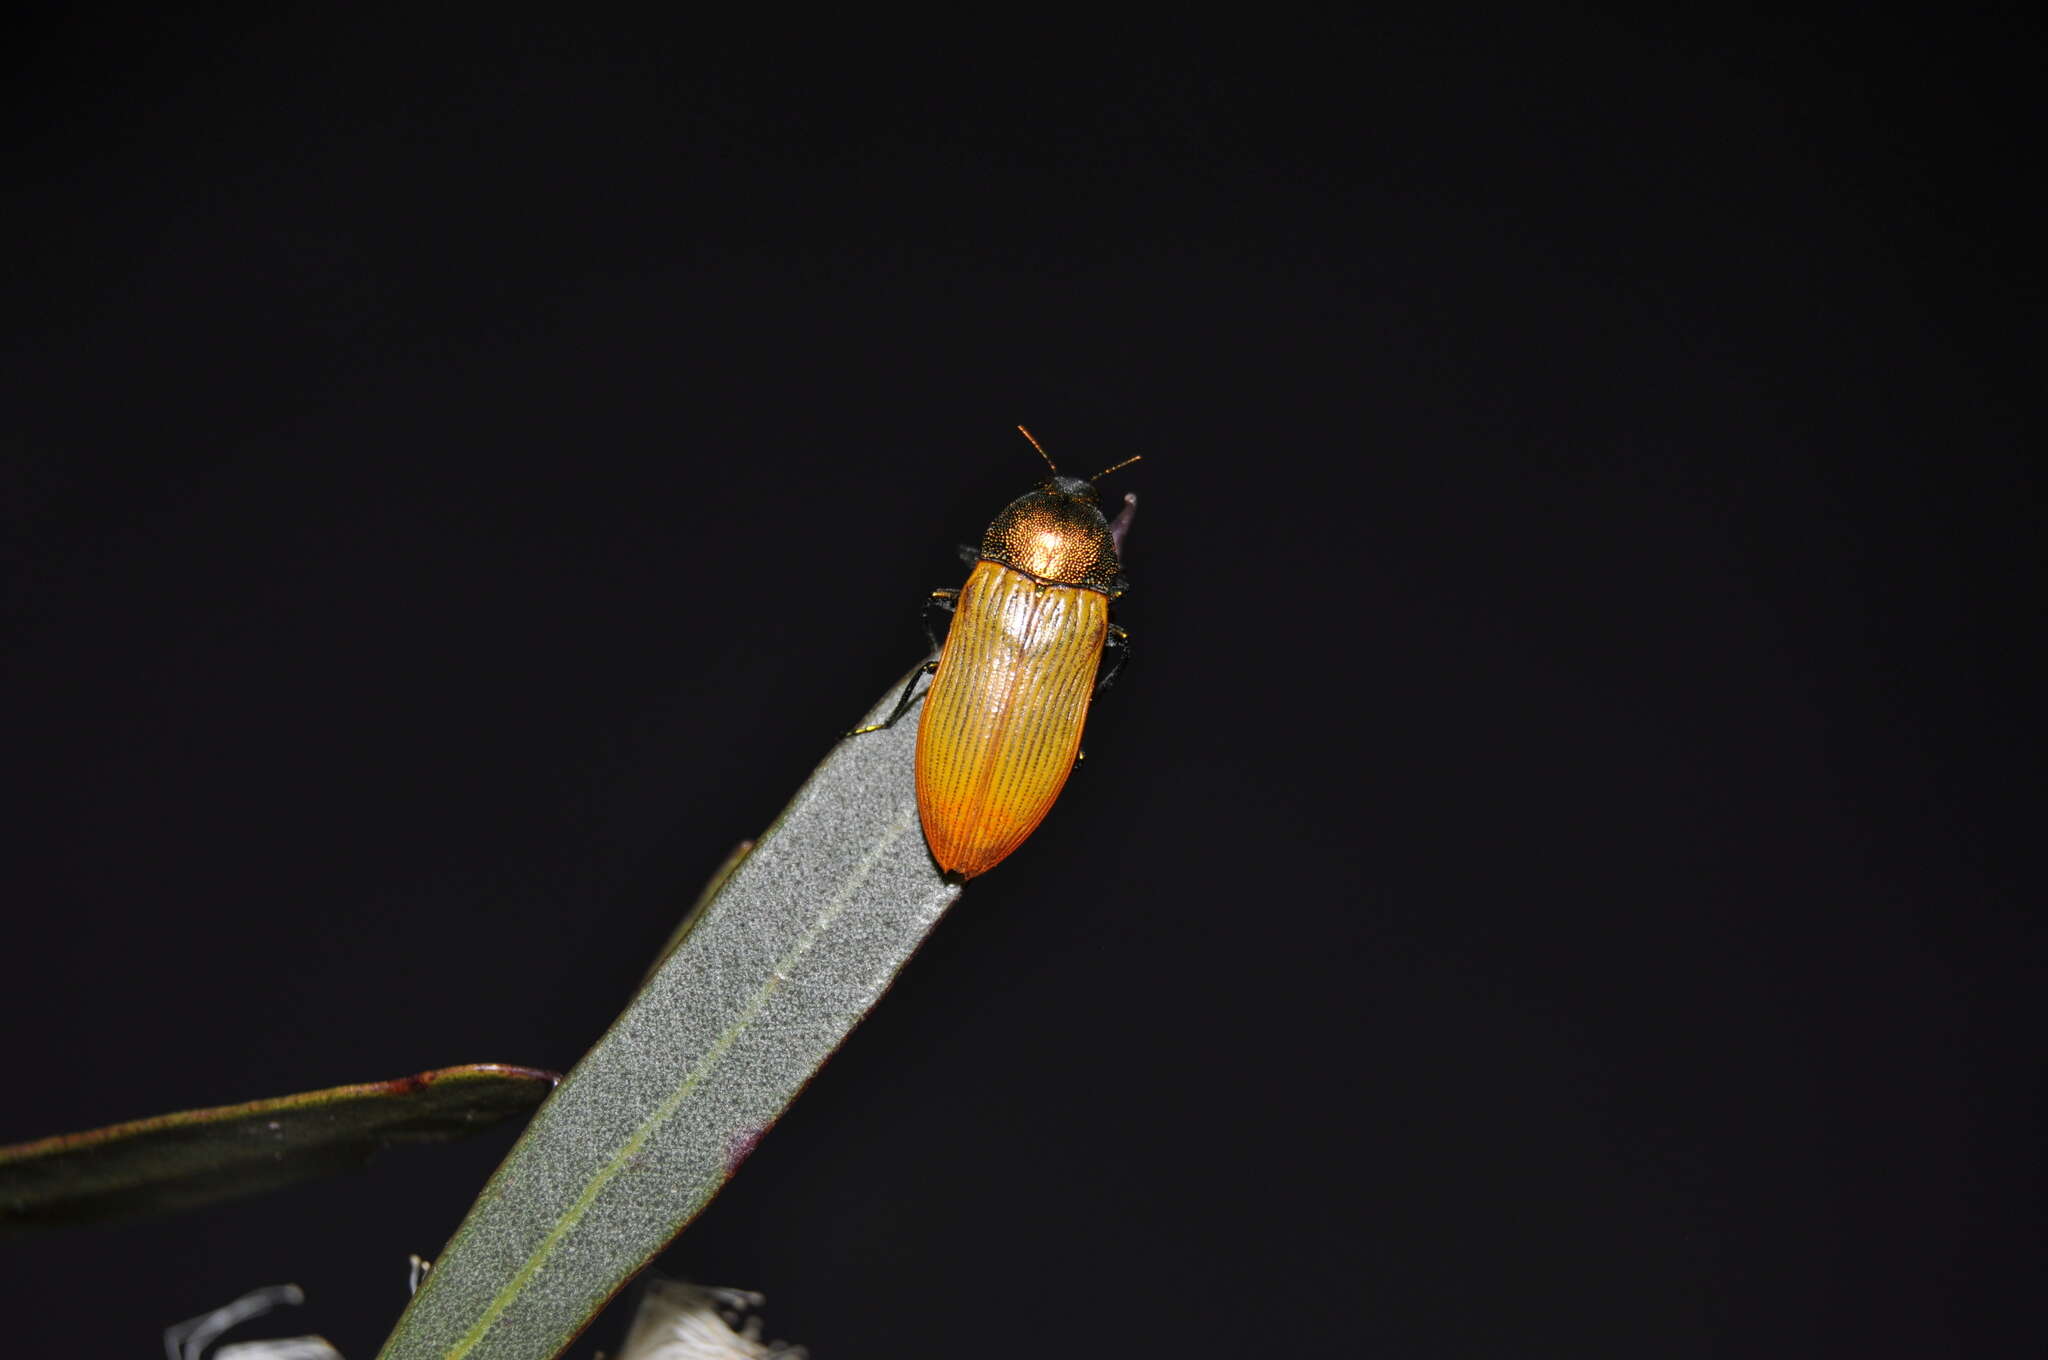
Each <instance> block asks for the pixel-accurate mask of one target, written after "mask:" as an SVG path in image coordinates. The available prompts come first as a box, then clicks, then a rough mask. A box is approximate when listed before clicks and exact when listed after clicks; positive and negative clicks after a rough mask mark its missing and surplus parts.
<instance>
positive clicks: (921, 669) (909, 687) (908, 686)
mask: <svg viewBox="0 0 2048 1360" xmlns="http://www.w3.org/2000/svg"><path fill="white" fill-rule="evenodd" d="M938 668H939V661H938V658H937V657H933V658H932V659H931V660H930V661H920V662H918V663H917V665H916V666H915V667H914V668H912V670H911V672H910V676H909V678H908V679H906V680H905V681H904V682H903V697H902V698H901V699H898V700H897V701H896V707H895V709H894V711H892V712H891V713H890V714H889V716H888V717H886V718H884V719H882V720H881V721H880V722H878V723H869V724H868V725H867V726H866V727H856V728H854V729H853V730H852V731H851V732H848V733H847V734H846V735H847V736H849V737H858V736H861V735H863V734H865V733H868V732H880V731H882V730H883V729H884V728H889V727H894V726H895V725H896V720H897V719H898V718H900V717H902V716H903V715H904V713H905V712H907V711H908V710H909V708H910V701H911V700H912V699H915V698H916V697H917V677H918V676H920V675H930V674H931V673H932V672H933V671H935V670H937V669H938Z"/></svg>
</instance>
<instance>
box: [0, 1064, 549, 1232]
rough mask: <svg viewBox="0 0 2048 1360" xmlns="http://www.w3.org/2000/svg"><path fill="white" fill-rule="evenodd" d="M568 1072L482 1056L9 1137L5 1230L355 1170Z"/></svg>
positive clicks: (0, 1159)
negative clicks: (410, 1072)
mask: <svg viewBox="0 0 2048 1360" xmlns="http://www.w3.org/2000/svg"><path fill="white" fill-rule="evenodd" d="M558 1080H559V1078H558V1077H557V1076H556V1075H555V1074H554V1073H552V1072H540V1071H535V1070H533V1069H532V1068H526V1067H504V1066H500V1065H498V1064H496V1063H477V1064H471V1065H469V1066H465V1067H445V1068H442V1069H440V1070H439V1071H435V1072H422V1073H420V1074H419V1075H417V1076H412V1077H400V1078H398V1079H397V1080H395V1081H373V1082H365V1083H363V1084H361V1085H357V1086H334V1087H330V1088H328V1089H327V1090H324V1091H306V1092H302V1093H301V1094H298V1095H290V1096H278V1097H276V1098H274V1099H270V1100H255V1101H250V1102H249V1103H247V1104H245V1105H219V1106H215V1107H213V1108H211V1109H205V1110H181V1111H179V1112H178V1113H176V1114H165V1115H158V1116H156V1117H155V1118H153V1119H138V1120H136V1121H134V1122H133V1123H128V1124H115V1125H112V1126H110V1127H108V1128H103V1129H90V1130H88V1131H86V1132H83V1133H64V1134H58V1135H57V1136H55V1137H53V1138H41V1139H38V1140H36V1141H35V1142H33V1143H17V1144H15V1145H13V1146H11V1147H0V1234H4V1235H10V1236H11V1235H15V1234H19V1233H24V1232H33V1231H37V1230H40V1229H43V1228H55V1227H64V1226H68V1225H70V1224H75V1223H91V1222H95V1221H98V1220H102V1219H109V1218H123V1217H127V1216H129V1215H133V1214H150V1213H165V1212H169V1211H171V1210H175V1209H190V1208H194V1207H196V1206H198V1205H202V1204H209V1203H212V1202H214V1201H216V1200H224V1199H234V1198H237V1197H239V1196H242V1195H252V1194H255V1193H257V1192H258V1191H262V1190H271V1189H275V1188H277V1187H278V1186H282V1185H290V1184H292V1183H293V1182H295V1181H302V1180H309V1179H311V1178H313V1177H316V1176H325V1175H330V1174H332V1173H334V1172H337V1171H347V1170H353V1169H354V1168H356V1167H359V1166H361V1165H362V1164H363V1163H364V1162H366V1161H368V1160H369V1158H370V1156H371V1155H372V1154H373V1153H375V1152H376V1151H377V1150H378V1149H379V1148H381V1147H384V1146H386V1145H388V1144H391V1143H422V1142H446V1141H448V1140H449V1139H454V1138H462V1137H466V1136H467V1135H469V1134H472V1133H475V1132H478V1131H479V1130H482V1129H485V1128H488V1127H490V1126H491V1125H493V1124H496V1123H497V1122H499V1121H500V1120H502V1119H507V1118H509V1117H511V1116H513V1115H516V1114H522V1113H524V1112H526V1111H527V1110H530V1109H532V1108H533V1107H534V1106H536V1105H538V1104H540V1102H541V1101H542V1099H544V1098H545V1097H546V1095H547V1093H548V1092H549V1091H550V1090H552V1089H553V1087H554V1084H555V1082H556V1081H558Z"/></svg>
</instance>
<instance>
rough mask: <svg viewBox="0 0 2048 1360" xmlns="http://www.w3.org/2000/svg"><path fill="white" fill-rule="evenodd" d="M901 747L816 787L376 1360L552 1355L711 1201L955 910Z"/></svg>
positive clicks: (635, 1008)
mask: <svg viewBox="0 0 2048 1360" xmlns="http://www.w3.org/2000/svg"><path fill="white" fill-rule="evenodd" d="M893 697H894V696H893V695H891V696H890V698H893ZM887 702H888V700H886V699H885V700H884V703H887ZM884 711H885V710H884V708H883V707H882V706H881V705H877V707H876V709H875V713H874V715H871V717H870V721H873V720H874V719H875V718H876V717H878V716H879V715H880V714H881V713H883V712H884ZM915 728H916V724H915V723H914V722H903V723H899V724H897V725H896V726H895V727H894V728H891V729H889V730H887V731H883V732H876V733H871V734H868V735H864V736H860V737H855V738H852V739H850V740H846V741H842V742H841V743H840V744H839V745H838V746H837V747H836V748H835V749H834V750H833V752H832V754H831V755H830V756H829V757H827V759H826V760H825V762H824V764H822V765H820V766H819V767H818V769H817V772H816V773H815V774H813V775H812V776H811V779H810V782H808V783H807V784H805V785H804V786H803V788H802V789H801V790H799V791H798V793H797V796H796V799H795V801H793V802H792V803H791V804H790V805H789V807H788V808H786V809H785V810H784V811H783V813H782V816H781V817H780V819H778V820H777V821H776V823H775V825H774V826H772V827H770V828H769V829H768V831H767V833H766V834H764V835H763V836H762V838H761V840H760V842H759V843H758V844H757V845H756V846H755V847H754V848H753V851H752V852H751V853H750V854H748V855H747V856H746V857H745V858H744V859H743V860H742V861H741V862H740V863H739V865H738V867H737V868H736V869H735V870H734V871H733V873H732V874H731V876H730V877H729V878H728V879H727V880H726V882H725V884H724V886H723V887H722V888H720V889H719V890H718V892H717V894H716V896H715V897H714V899H713V900H712V902H711V903H710V905H709V907H708V908H707V909H706V910H705V912H704V914H703V916H702V919H701V920H699V921H698V923H697V924H696V926H695V928H694V929H692V930H690V931H689V932H688V933H687V934H686V935H685V936H684V938H683V939H682V940H681V942H680V943H679V944H678V945H677V947H676V948H675V950H674V952H673V953H671V954H670V955H669V956H668V957H667V958H666V959H665V960H664V961H663V962H662V964H661V966H660V967H659V968H658V969H657V970H656V972H655V975H654V976H653V978H651V979H650V980H649V982H648V984H647V985H646V986H645V987H644V988H643V989H642V990H641V991H640V993H639V994H638V995H637V996H636V997H635V998H634V999H633V1001H632V1003H631V1004H630V1005H629V1006H628V1007H627V1009H626V1011H625V1013H624V1014H622V1015H621V1016H619V1018H618V1019H617V1020H616V1021H615V1022H613V1024H612V1027H611V1029H610V1030H609V1031H608V1032H607V1033H606V1034H605V1035H604V1037H603V1038H602V1039H600V1040H599V1041H598V1043H597V1046H596V1047H595V1048H593V1049H591V1051H590V1052H589V1053H588V1054H586V1055H585V1056H584V1058H583V1061H582V1062H581V1063H579V1064H578V1065H577V1067H576V1069H575V1070H574V1071H573V1072H571V1073H570V1074H569V1076H568V1078H567V1079H566V1080H565V1081H564V1082H563V1083H562V1085H561V1087H560V1089H559V1090H557V1091H556V1092H555V1094H554V1096H553V1097H552V1098H551V1099H550V1100H549V1101H548V1103H547V1104H546V1105H544V1106H543V1107H542V1108H541V1110H540V1112H539V1113H538V1114H537V1115H535V1116H534V1118H533V1121H532V1123H531V1124H529V1125H528V1126H527V1130H526V1133H525V1135H524V1136H523V1137H522V1138H521V1139H520V1141H519V1144H518V1146H516V1147H515V1148H513V1150H512V1153H511V1155H510V1156H508V1157H507V1158H506V1159H505V1162H504V1164H503V1165H502V1166H500V1167H499V1168H498V1171H497V1173H496V1174H495V1175H494V1176H493V1177H492V1178H491V1181H490V1183H489V1184H488V1185H487V1186H485V1187H484V1191H483V1194H482V1195H481V1196H480V1197H479V1198H478V1200H477V1202H476V1203H475V1205H473V1206H472V1207H471V1209H470V1211H469V1216H468V1218H466V1219H465V1220H464V1221H463V1224H462V1226H461V1228H460V1229H459V1230H458V1231H457V1233H456V1235H455V1237H454V1239H453V1240H452V1241H451V1242H450V1243H449V1244H448V1246H447V1248H446V1250H445V1251H444V1252H443V1253H442V1254H441V1257H440V1259H438V1260H437V1261H435V1263H434V1268H433V1270H432V1272H431V1273H429V1274H428V1276H427V1278H426V1282H425V1284H423V1285H422V1286H421V1288H420V1291H419V1293H418V1294H416V1295H414V1296H413V1300H412V1303H411V1305H410V1306H409V1307H408V1308H407V1309H406V1312H405V1315H404V1316H403V1317H402V1318H400V1320H399V1323H398V1327H397V1329H396V1330H395V1331H394V1332H393V1333H392V1335H391V1337H390V1339H389V1340H387V1341H386V1342H385V1345H384V1350H383V1355H384V1356H386V1357H388V1358H389V1360H426V1358H427V1357H433V1358H434V1360H444V1358H445V1357H476V1358H477V1360H482V1358H483V1357H500V1358H501V1360H505V1358H509V1357H518V1358H519V1360H534V1358H535V1357H542V1356H552V1355H556V1354H559V1353H560V1351H561V1350H562V1349H563V1348H564V1347H565V1346H567V1345H568V1344H569V1342H570V1341H571V1340H572V1339H574V1337H575V1336H576V1334H577V1333H578V1332H580V1331H581V1330H582V1329H583V1328H584V1327H585V1326H586V1325H587V1324H588V1323H589V1322H590V1320H591V1319H592V1318H594V1317H595V1316H596V1315H597V1313H598V1312H599V1310H601V1309H602V1308H603V1307H604V1305H605V1303H606V1301H607V1300H609V1299H610V1298H611V1297H612V1295H613V1294H615V1293H616V1292H617V1291H618V1290H619V1289H620V1288H621V1287H623V1286H624V1285H625V1284H626V1283H627V1282H628V1281H629V1280H631V1279H632V1278H633V1276H634V1274H635V1273H637V1272H638V1271H639V1270H640V1268H641V1267H642V1266H643V1265H645V1264H646V1263H647V1261H648V1260H649V1259H650V1258H651V1257H653V1256H654V1255H655V1253H657V1252H659V1251H660V1250H661V1249H662V1248H663V1247H664V1246H665V1245H667V1243H668V1242H669V1240H670V1239H671V1238H673V1237H674V1236H675V1235H676V1233H678V1232H680V1231H681V1230H682V1228H683V1225H684V1224H686V1223H688V1222H689V1221H690V1219H691V1218H693V1217H694V1216H695V1215H696V1214H697V1212H698V1211H699V1210H701V1209H702V1208H703V1207H704V1206H705V1204H706V1203H708V1202H709V1201H710V1199H711V1197H712V1196H713V1195H715V1194H717V1193H718V1191H719V1189H720V1188H721V1187H722V1186H723V1185H724V1184H725V1182H726V1180H727V1179H728V1178H729V1177H730V1176H731V1175H732V1173H733V1171H734V1169H735V1168H737V1167H738V1165H739V1163H740V1162H741V1161H742V1160H743V1159H744V1158H745V1157H746V1155H747V1153H748V1152H749V1151H751V1150H752V1148H753V1146H754V1143H755V1141H756V1140H757V1139H759V1138H760V1136H761V1135H762V1133H764V1132H765V1131H766V1130H767V1128H768V1126H769V1125H770V1124H772V1123H773V1122H774V1121H775V1118H776V1117H777V1116H778V1115H779V1114H780V1113H781V1112H782V1110H783V1109H784V1107H786V1106H787V1105H788V1104H789V1102H790V1101H791V1100H792V1099H793V1098H795V1096H796V1093H797V1092H798V1091H799V1090H800V1089H802V1087H803V1085H804V1083H805V1082H806V1081H808V1080H809V1079H810V1077H811V1075H812V1074H813V1073H814V1072H816V1071H817V1069H818V1068H819V1066H820V1065H821V1064H823V1063H824V1061H825V1060H826V1058H828V1057H829V1056H831V1054H832V1051H833V1050H834V1049H835V1048H837V1047H838V1046H839V1044H840V1042H841V1041H842V1040H843V1039H844V1038H845V1037H846V1034H847V1032H848V1031H849V1030H851V1029H852V1028H853V1026H854V1025H855V1024H857V1023H858V1022H859V1021H860V1019H861V1017H862V1016H864V1015H865V1014H867V1012H868V1010H869V1009H870V1008H871V1007H872V1006H873V1005H874V1004H875V1002H876V1001H877V1000H878V999H879V998H880V996H881V994H882V992H883V990H884V989H886V988H887V987H888V985H889V982H890V981H891V979H893V978H894V977H895V975H896V972H897V970H898V969H899V968H901V967H902V966H903V963H904V962H905V960H907V959H908V958H909V957H910V955H911V953H912V951H913V950H915V949H916V948H917V946H918V944H919V943H920V942H921V941H922V940H923V939H924V937H925V935H926V934H927V933H928V932H929V931H930V930H931V928H932V926H933V925H935V924H936V923H937V922H938V919H939V917H940V916H941V915H942V914H943V913H944V911H945V909H946V908H947V907H948V906H949V905H951V904H952V902H953V900H954V899H955V898H956V897H957V896H958V895H959V892H960V890H959V888H958V887H957V886H955V885H953V884H949V883H947V882H946V881H945V880H944V879H943V878H941V877H940V875H939V872H938V870H937V868H936V866H934V865H933V863H932V860H931V856H930V854H929V853H928V852H927V851H926V849H925V844H924V836H923V833H922V831H921V830H920V828H919V825H918V819H917V799H916V793H915V789H914V780H913V778H912V773H911V754H912V750H913V747H914V744H915V739H916V731H915Z"/></svg>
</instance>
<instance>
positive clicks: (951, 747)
mask: <svg viewBox="0 0 2048 1360" xmlns="http://www.w3.org/2000/svg"><path fill="white" fill-rule="evenodd" d="M1017 428H1018V429H1019V430H1020V431H1022V432H1023V435H1024V437H1025V438H1026V439H1030V440H1031V447H1033V448H1034V449H1038V454H1039V456H1040V457H1041V458H1044V459H1045V461H1046V466H1048V467H1050V468H1052V474H1053V475H1052V476H1051V477H1050V478H1049V479H1047V480H1046V481H1045V482H1043V483H1042V484H1040V485H1039V487H1038V488H1037V489H1036V490H1033V491H1029V492H1026V493H1025V494H1024V495H1022V496H1019V497H1018V498H1017V499H1016V500H1014V501H1011V502H1010V503H1009V505H1007V506H1005V507H1004V508H1003V511H1002V513H1001V514H999V515H997V516H996V518H995V522H994V523H993V524H991V525H989V526H988V532H987V533H986V534H984V535H983V536H982V540H981V553H980V556H979V558H978V559H977V560H976V561H975V563H974V570H973V572H972V573H971V574H970V575H969V576H968V578H967V584H966V585H964V586H962V587H961V588H960V589H958V590H935V591H933V592H932V594H931V597H930V599H929V600H928V601H927V606H928V607H929V606H930V605H933V604H936V605H939V606H940V607H942V608H948V609H951V610H952V612H953V624H952V627H951V628H949V629H948V630H947V633H946V645H945V648H944V649H943V650H942V651H940V652H939V656H938V659H937V660H936V661H927V662H925V663H924V664H923V665H922V666H920V667H918V669H917V670H916V671H913V672H912V673H911V676H910V681H909V683H908V684H906V685H905V686H904V687H903V697H902V699H901V700H899V701H898V703H897V705H896V709H895V711H894V712H892V713H891V714H890V715H889V716H888V718H887V719H885V720H884V721H882V722H879V723H876V724H875V725H874V726H872V727H863V728H858V729H856V730H857V731H858V732H875V731H879V730H881V729H882V728H884V727H889V726H892V725H893V724H894V723H895V722H896V720H897V719H898V718H901V717H902V716H903V714H904V713H905V712H906V711H908V709H909V708H910V704H911V702H912V700H913V699H915V698H916V690H917V679H918V676H920V675H923V674H930V675H931V676H932V683H931V687H930V688H929V689H928V690H927V691H926V692H925V700H924V716H923V718H922V719H921V720H920V722H919V723H918V728H917V810H918V815H919V817H920V818H921V819H922V820H923V822H924V835H925V841H926V843H927V844H928V845H929V846H930V847H931V852H932V858H933V859H935V860H936V861H938V865H939V868H940V870H941V871H942V872H944V873H945V874H946V875H947V877H949V878H953V879H955V880H956V881H957V880H964V879H969V878H973V877H974V876H975V875H976V874H984V873H987V872H988V871H989V870H990V869H993V868H994V867H995V866H996V865H997V864H999V863H1000V862H1001V861H1002V860H1003V859H1004V858H1005V857H1006V856H1008V855H1009V853H1010V852H1011V851H1013V850H1015V849H1016V848H1017V847H1018V846H1020V845H1022V844H1023V843H1024V841H1025V839H1026V838H1027V837H1028V836H1030V834H1031V833H1032V832H1033V831H1036V830H1037V829H1038V824H1039V823H1040V822H1042V821H1044V820H1045V814H1046V813H1047V812H1048V811H1050V810H1051V808H1052V805H1053V800H1054V799H1056V798H1058V797H1059V795H1060V789H1061V788H1062V787H1064V786H1065V784H1066V782H1067V775H1068V774H1069V773H1070V772H1071V771H1072V770H1073V768H1074V761H1075V759H1076V757H1077V756H1078V755H1079V754H1080V750H1081V727H1082V724H1083V723H1084V722H1085V721H1086V720H1087V717H1088V701H1089V700H1090V699H1091V698H1092V697H1094V694H1095V691H1096V690H1098V689H1102V688H1105V687H1107V686H1108V684H1109V682H1110V681H1111V680H1113V679H1115V678H1116V672H1117V670H1118V669H1119V668H1120V667H1121V666H1122V664H1123V661H1124V657H1125V656H1126V655H1128V651H1127V649H1128V645H1129V640H1128V638H1127V637H1126V635H1125V633H1124V630H1123V629H1121V628H1119V627H1117V626H1116V625H1115V624H1113V623H1111V622H1110V621H1109V602H1110V601H1111V600H1114V599H1116V598H1117V597H1118V596H1120V595H1122V594H1123V593H1124V590H1125V587H1126V582H1125V580H1124V577H1123V569H1122V564H1121V563H1120V562H1119V560H1118V552H1119V549H1120V548H1121V547H1122V546H1123V537H1124V534H1125V532H1126V531H1128V529H1129V528H1130V523H1131V517H1132V515H1133V514H1134V512H1135V511H1136V508H1137V504H1138V498H1137V497H1136V496H1129V495H1127V496H1125V497H1124V508H1123V511H1122V512H1121V513H1120V514H1118V515H1117V518H1116V522H1115V523H1114V524H1111V523H1110V522H1109V521H1108V520H1106V519H1104V518H1103V514H1102V511H1101V509H1100V508H1099V507H1098V505H1097V501H1096V495H1095V487H1094V486H1093V485H1092V484H1091V483H1092V481H1094V480H1096V479H1100V478H1102V477H1104V476H1107V475H1108V474H1109V473H1111V472H1114V471H1116V470H1117V468H1120V467H1125V466H1128V465H1129V464H1131V463H1135V462H1137V461H1138V460H1137V459H1136V458H1126V459H1125V460H1124V461H1123V462H1121V463H1118V464H1117V465H1116V467H1112V468H1108V469H1105V470H1104V471H1102V472H1098V473H1096V474H1095V478H1093V479H1090V480H1088V481H1084V480H1082V479H1081V478H1079V477H1062V476H1061V475H1060V470H1059V468H1058V466H1057V465H1056V464H1054V463H1053V461H1052V459H1051V457H1049V456H1048V455H1047V454H1046V452H1045V450H1044V449H1043V448H1042V447H1040V445H1039V443H1038V441H1037V440H1036V439H1032V438H1031V431H1029V430H1026V429H1024V427H1023V426H1022V425H1019V426H1018V427H1017ZM1109 646H1115V647H1117V648H1118V649H1119V652H1120V654H1119V656H1118V657H1117V664H1116V665H1115V666H1112V667H1111V669H1110V671H1109V674H1107V675H1105V676H1103V677H1102V679H1101V680H1100V681H1099V682H1098V681H1097V679H1096V671H1097V669H1098V668H1099V667H1100V665H1101V663H1102V654H1103V651H1104V649H1105V648H1106V647H1109Z"/></svg>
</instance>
